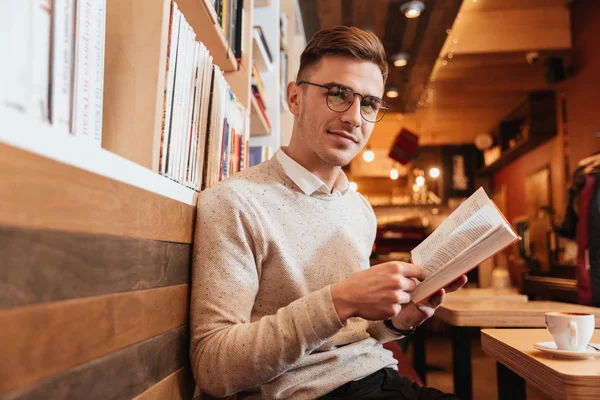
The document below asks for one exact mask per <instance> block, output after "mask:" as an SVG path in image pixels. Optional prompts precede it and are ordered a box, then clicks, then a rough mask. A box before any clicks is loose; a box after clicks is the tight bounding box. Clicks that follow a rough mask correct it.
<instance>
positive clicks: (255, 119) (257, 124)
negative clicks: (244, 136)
mask: <svg viewBox="0 0 600 400" xmlns="http://www.w3.org/2000/svg"><path fill="white" fill-rule="evenodd" d="M250 101H251V103H252V107H251V111H250V137H257V136H269V135H270V134H271V128H270V127H269V124H267V120H266V119H265V117H264V116H263V115H262V112H261V111H260V106H259V105H258V101H257V100H256V99H255V98H254V96H252V97H251V100H250Z"/></svg>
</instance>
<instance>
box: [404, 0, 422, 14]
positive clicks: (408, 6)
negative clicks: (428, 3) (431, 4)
mask: <svg viewBox="0 0 600 400" xmlns="http://www.w3.org/2000/svg"><path fill="white" fill-rule="evenodd" d="M424 10H425V4H424V3H423V2H422V1H419V0H414V1H409V2H406V3H404V4H402V5H401V6H400V11H402V12H403V13H404V15H405V16H406V18H417V17H418V16H419V15H421V13H422V12H423V11H424Z"/></svg>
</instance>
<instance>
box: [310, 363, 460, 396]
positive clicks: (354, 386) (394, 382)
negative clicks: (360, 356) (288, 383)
mask: <svg viewBox="0 0 600 400" xmlns="http://www.w3.org/2000/svg"><path fill="white" fill-rule="evenodd" d="M321 399H322V400H337V399H356V400H358V399H364V400H388V399H389V400H391V399H394V400H458V397H456V396H454V395H453V394H448V393H443V392H440V391H439V390H437V389H433V388H427V387H420V386H419V385H417V384H416V383H414V382H413V381H411V380H410V379H408V378H406V377H404V376H400V375H398V372H396V371H395V370H393V369H391V368H385V369H381V370H379V371H377V372H375V373H373V374H371V375H369V376H367V377H365V378H363V379H361V380H359V381H352V382H348V383H346V384H344V385H342V386H340V387H339V388H337V389H335V390H334V391H333V392H329V393H327V394H326V395H325V396H323V397H321Z"/></svg>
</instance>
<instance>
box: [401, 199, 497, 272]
mask: <svg viewBox="0 0 600 400" xmlns="http://www.w3.org/2000/svg"><path fill="white" fill-rule="evenodd" d="M489 203H491V202H490V199H489V198H488V196H487V194H486V193H485V191H484V190H483V188H479V189H478V190H477V191H476V192H475V193H473V194H472V195H471V196H470V197H469V198H468V199H467V200H465V201H464V202H463V203H462V204H461V205H460V206H459V207H458V208H457V209H456V210H454V212H452V214H450V216H449V217H448V218H447V219H446V220H445V221H444V222H442V224H441V225H440V226H439V227H438V228H437V229H436V230H435V231H434V232H433V233H432V234H431V235H429V237H427V239H425V240H424V241H423V242H421V244H419V245H418V246H417V247H415V248H414V249H413V250H412V251H411V255H412V260H413V263H415V264H417V265H420V266H423V264H425V263H427V261H428V260H429V259H430V258H431V257H432V256H433V255H434V254H435V252H436V250H437V249H438V248H440V247H441V246H442V244H443V243H444V242H446V241H447V240H448V238H449V236H450V235H451V234H452V232H453V231H454V230H456V229H457V228H458V227H459V226H460V225H462V224H463V223H464V222H465V221H466V220H467V219H469V218H470V217H471V216H472V215H473V214H475V213H476V212H477V211H478V210H479V209H480V208H481V207H483V206H484V205H485V204H489Z"/></svg>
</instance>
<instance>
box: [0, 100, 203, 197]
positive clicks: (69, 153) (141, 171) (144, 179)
mask: <svg viewBox="0 0 600 400" xmlns="http://www.w3.org/2000/svg"><path fill="white" fill-rule="evenodd" d="M0 120H2V123H3V125H4V128H3V129H1V130H0V143H4V144H7V145H9V146H10V147H12V148H15V149H21V150H26V151H28V152H31V153H34V154H37V155H39V156H42V157H45V158H48V159H51V160H54V161H58V162H60V163H62V164H65V165H68V166H70V167H73V168H74V169H81V170H85V171H88V172H91V173H94V174H96V175H99V176H102V177H105V178H109V179H112V180H115V181H118V182H122V183H126V184H128V185H131V186H134V187H137V188H140V189H144V190H147V191H149V192H152V193H154V194H157V195H160V196H164V197H168V198H171V199H173V200H177V201H179V202H181V203H185V204H189V205H194V204H196V197H197V193H196V192H195V191H194V190H191V189H188V188H186V187H184V186H182V185H180V184H178V183H176V182H174V181H172V180H170V179H167V178H165V177H164V176H161V175H159V174H157V173H155V172H153V171H151V170H149V169H147V168H144V167H142V166H141V165H139V164H136V163H134V162H133V161H130V160H127V159H125V158H123V157H121V156H119V155H117V154H114V153H112V152H110V151H108V150H106V149H103V148H100V147H97V146H95V145H94V144H93V143H90V142H89V140H86V139H84V138H80V137H76V136H73V135H70V134H68V133H66V132H64V131H62V130H60V129H57V128H56V127H54V126H52V125H50V124H49V123H47V122H43V121H37V120H35V119H31V118H28V117H27V115H25V114H23V113H22V112H20V111H19V110H15V109H12V108H8V107H0Z"/></svg>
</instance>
